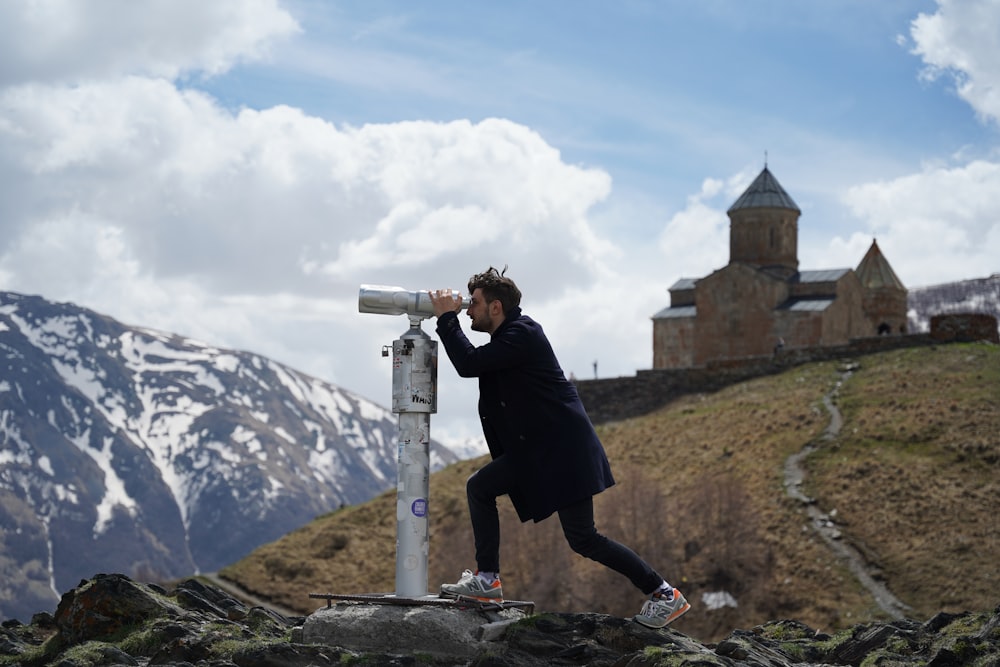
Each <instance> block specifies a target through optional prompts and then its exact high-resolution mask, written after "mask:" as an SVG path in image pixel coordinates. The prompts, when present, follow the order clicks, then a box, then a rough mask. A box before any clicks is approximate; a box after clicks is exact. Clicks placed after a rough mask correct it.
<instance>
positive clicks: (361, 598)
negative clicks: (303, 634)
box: [309, 593, 535, 614]
mask: <svg viewBox="0 0 1000 667" xmlns="http://www.w3.org/2000/svg"><path fill="white" fill-rule="evenodd" d="M309 597H310V598H313V599H320V600H326V608H327V609H329V608H330V607H332V606H333V601H334V600H341V601H344V602H367V603H369V604H393V605H404V606H408V605H427V606H433V607H456V608H458V609H475V610H477V611H500V610H503V609H523V610H524V611H525V613H527V614H533V613H534V612H535V603H534V602H530V601H528V600H489V601H487V600H477V599H476V598H470V597H464V596H459V597H456V598H442V597H437V596H433V595H427V596H424V597H400V596H398V595H393V594H392V593H382V594H374V595H340V594H338V593H310V594H309Z"/></svg>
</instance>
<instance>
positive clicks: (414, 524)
mask: <svg viewBox="0 0 1000 667" xmlns="http://www.w3.org/2000/svg"><path fill="white" fill-rule="evenodd" d="M409 319H410V328H409V329H408V330H407V331H406V333H404V334H403V335H402V336H400V337H399V338H397V339H396V340H394V341H393V342H392V411H393V412H394V413H395V414H398V415H399V447H398V477H397V482H396V595H397V596H399V597H423V596H425V595H427V555H428V552H429V550H430V547H429V543H428V540H427V498H428V495H429V491H430V488H429V480H430V442H431V414H432V413H434V412H437V342H436V341H433V340H431V338H430V336H428V335H427V334H426V333H424V331H423V329H421V328H420V322H421V321H422V319H423V318H422V317H419V316H415V315H410V316H409Z"/></svg>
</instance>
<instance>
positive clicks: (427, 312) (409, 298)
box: [358, 285, 467, 320]
mask: <svg viewBox="0 0 1000 667" xmlns="http://www.w3.org/2000/svg"><path fill="white" fill-rule="evenodd" d="M451 294H452V296H453V297H454V298H456V299H457V298H458V297H459V293H458V290H452V291H451ZM466 305H467V304H464V303H463V304H462V307H463V308H464V307H465V306H466ZM358 312H362V313H378V314H379V315H409V316H410V319H413V318H414V317H416V318H418V319H421V320H422V319H426V318H428V317H430V316H431V315H433V314H434V306H433V305H432V304H431V297H430V294H429V293H428V292H427V291H423V292H413V291H410V290H407V289H403V288H402V287H390V286H388V285H362V286H361V291H360V292H359V293H358Z"/></svg>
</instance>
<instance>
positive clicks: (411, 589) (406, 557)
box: [358, 285, 465, 598]
mask: <svg viewBox="0 0 1000 667" xmlns="http://www.w3.org/2000/svg"><path fill="white" fill-rule="evenodd" d="M451 296H452V298H453V299H456V300H460V299H461V297H460V295H459V293H458V291H456V290H451ZM462 307H465V304H462ZM358 310H359V311H360V312H362V313H375V314H377V315H406V316H407V317H408V318H409V319H410V328H409V329H408V330H407V331H406V333H404V334H403V335H402V336H400V337H399V338H397V339H396V340H394V341H393V342H392V411H393V412H394V413H395V414H397V415H399V446H398V452H397V471H398V475H399V476H398V478H397V482H396V596H397V597H411V598H412V597H423V596H426V595H427V555H428V553H429V551H430V549H429V547H428V542H427V507H428V503H427V496H428V493H429V483H430V469H431V454H430V448H431V414H432V413H434V412H437V342H436V341H433V340H431V337H430V336H428V335H427V334H426V333H424V331H423V329H421V328H420V323H421V322H422V321H423V320H424V319H426V318H428V317H432V316H433V315H434V305H433V303H432V302H431V299H430V294H429V293H428V292H414V291H412V290H407V289H403V288H402V287H395V286H389V285H362V286H361V290H360V291H359V292H358ZM382 356H388V354H387V349H386V348H382Z"/></svg>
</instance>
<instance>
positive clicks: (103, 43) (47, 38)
mask: <svg viewBox="0 0 1000 667" xmlns="http://www.w3.org/2000/svg"><path fill="white" fill-rule="evenodd" d="M298 30H299V26H298V24H297V23H296V21H295V19H294V18H292V16H291V15H289V14H288V12H286V11H284V10H282V9H280V8H279V6H278V2H277V0H213V1H212V2H203V1H201V0H143V2H134V1H133V0H32V1H31V2H4V3H0V85H11V84H18V83H23V82H27V81H33V82H41V81H48V82H53V81H62V82H72V81H78V80H83V79H102V78H107V77H114V76H118V75H123V74H142V75H149V76H154V77H167V78H171V79H172V78H175V77H177V76H180V75H182V74H184V73H192V72H203V73H207V74H218V73H220V72H223V71H225V70H227V69H229V68H230V67H232V66H233V64H235V63H236V62H239V61H248V60H258V59H261V58H263V57H265V56H266V54H267V49H268V47H269V45H270V44H271V42H272V41H273V40H275V39H278V38H282V37H286V36H288V35H291V34H293V33H295V32H297V31H298Z"/></svg>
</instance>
